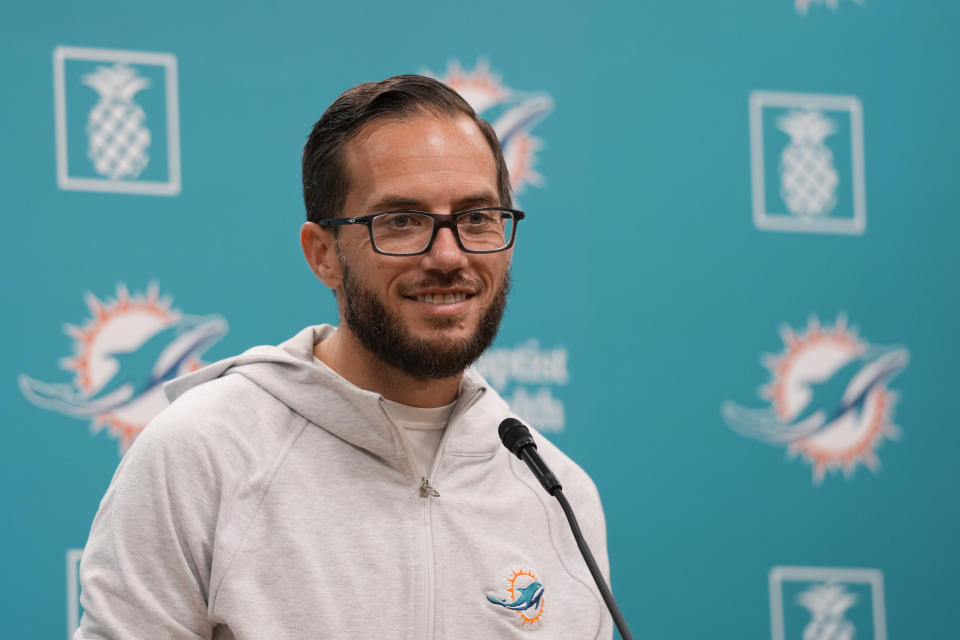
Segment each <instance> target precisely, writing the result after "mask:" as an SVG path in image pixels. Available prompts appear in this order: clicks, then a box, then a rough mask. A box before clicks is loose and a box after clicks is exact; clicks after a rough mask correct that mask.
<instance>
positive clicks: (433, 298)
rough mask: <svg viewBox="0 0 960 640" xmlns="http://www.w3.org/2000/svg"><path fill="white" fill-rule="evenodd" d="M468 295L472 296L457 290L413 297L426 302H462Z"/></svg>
mask: <svg viewBox="0 0 960 640" xmlns="http://www.w3.org/2000/svg"><path fill="white" fill-rule="evenodd" d="M469 297H472V296H471V294H468V293H465V292H463V291H457V292H454V293H425V294H422V295H419V296H414V299H415V300H416V301H417V302H426V303H427V304H454V303H455V302H463V301H464V300H466V299H467V298H469Z"/></svg>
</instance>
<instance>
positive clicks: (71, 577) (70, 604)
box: [67, 549, 83, 640]
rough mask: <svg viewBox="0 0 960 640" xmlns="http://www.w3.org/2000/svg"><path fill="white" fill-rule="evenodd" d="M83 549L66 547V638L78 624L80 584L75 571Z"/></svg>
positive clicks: (68, 639) (70, 636) (77, 568)
mask: <svg viewBox="0 0 960 640" xmlns="http://www.w3.org/2000/svg"><path fill="white" fill-rule="evenodd" d="M82 555H83V549H67V640H70V639H71V638H73V632H74V631H76V630H77V627H79V626H80V584H79V582H78V580H77V571H79V569H80V567H79V565H80V556H82Z"/></svg>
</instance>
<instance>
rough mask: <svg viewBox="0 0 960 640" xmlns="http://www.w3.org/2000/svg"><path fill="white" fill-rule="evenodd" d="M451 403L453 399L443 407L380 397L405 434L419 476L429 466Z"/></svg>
mask: <svg viewBox="0 0 960 640" xmlns="http://www.w3.org/2000/svg"><path fill="white" fill-rule="evenodd" d="M455 404H456V402H451V403H450V404H448V405H446V406H443V407H429V408H423V407H411V406H409V405H406V404H400V403H399V402H393V401H392V400H387V399H386V398H384V399H383V406H384V408H385V409H386V410H387V414H388V415H389V416H390V418H391V419H392V420H393V421H394V422H395V423H397V425H398V426H399V427H400V428H401V429H403V432H404V435H406V436H407V440H409V442H410V447H411V448H412V449H413V457H414V458H415V459H416V461H417V464H418V465H420V475H421V476H423V477H426V476H427V474H429V473H430V469H431V467H433V459H434V457H436V455H437V447H439V446H440V439H441V438H443V430H444V429H446V428H447V421H448V420H449V419H450V414H451V413H452V412H453V405H455Z"/></svg>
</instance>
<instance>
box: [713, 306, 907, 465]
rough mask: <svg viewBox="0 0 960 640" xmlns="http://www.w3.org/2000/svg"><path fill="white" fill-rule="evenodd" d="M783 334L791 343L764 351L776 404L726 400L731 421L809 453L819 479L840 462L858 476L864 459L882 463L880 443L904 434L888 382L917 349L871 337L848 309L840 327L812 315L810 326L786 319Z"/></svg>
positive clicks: (768, 390)
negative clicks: (798, 327)
mask: <svg viewBox="0 0 960 640" xmlns="http://www.w3.org/2000/svg"><path fill="white" fill-rule="evenodd" d="M780 333H781V336H782V338H783V342H784V350H783V351H782V352H781V353H779V354H770V355H767V356H765V357H764V365H765V366H766V368H767V369H768V370H769V371H770V374H771V380H770V382H769V383H768V384H767V385H766V386H764V387H763V388H762V389H761V391H760V395H761V397H762V398H763V399H765V400H767V401H769V402H770V406H769V408H764V409H750V408H746V407H742V406H740V405H737V404H734V403H733V402H726V403H724V404H723V406H722V407H721V412H722V414H723V418H724V420H725V421H726V423H727V425H728V426H729V427H730V428H731V429H733V430H734V431H736V432H737V433H739V434H741V435H745V436H748V437H752V438H756V439H758V440H761V441H763V442H767V443H768V444H773V445H779V446H786V448H787V455H788V456H789V457H791V458H793V457H796V456H797V455H800V456H802V457H803V458H804V459H805V460H807V461H808V462H809V463H810V464H812V465H813V479H814V482H816V483H820V482H822V481H823V479H824V477H825V476H826V473H827V472H828V471H830V470H835V469H842V470H843V473H844V475H845V476H846V477H847V478H850V477H851V476H852V475H853V472H854V471H855V470H856V468H857V466H858V465H859V464H861V463H862V464H864V465H866V466H867V467H868V468H870V469H871V470H872V471H876V470H878V469H879V467H880V461H879V459H878V458H877V454H876V449H877V448H878V447H879V445H880V443H881V442H883V441H884V440H888V439H896V438H897V437H898V436H899V433H900V431H899V429H898V428H897V427H896V426H895V425H894V424H893V423H892V422H891V419H892V416H893V408H894V405H895V403H896V400H897V396H896V394H895V393H894V392H893V391H891V390H890V389H888V388H887V384H888V383H889V382H890V380H891V379H893V378H894V377H895V376H897V375H898V374H899V373H900V372H901V371H903V369H904V368H905V367H906V366H907V363H908V362H909V360H910V354H909V352H908V351H907V350H906V349H904V348H903V347H883V346H878V345H870V344H867V343H866V342H864V341H863V340H862V339H860V337H859V335H858V334H857V331H856V330H855V329H852V328H849V327H847V320H846V318H845V317H844V316H842V315H841V316H840V317H838V318H837V321H836V323H835V324H834V326H833V327H823V326H821V325H820V323H819V321H818V320H817V319H816V317H811V318H810V320H809V321H808V325H807V329H806V331H804V332H803V333H797V332H795V331H793V329H791V328H790V327H786V326H785V327H783V328H782V329H781V332H780Z"/></svg>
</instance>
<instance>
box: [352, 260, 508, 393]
mask: <svg viewBox="0 0 960 640" xmlns="http://www.w3.org/2000/svg"><path fill="white" fill-rule="evenodd" d="M340 265H341V278H342V282H343V297H344V300H343V308H344V322H345V323H346V324H347V326H348V327H349V328H350V330H351V331H352V332H353V333H354V335H355V336H356V337H357V339H358V340H359V341H360V344H362V345H363V346H364V347H365V348H366V349H367V350H368V351H370V352H371V353H372V354H373V355H374V356H376V358H377V359H378V360H380V361H381V362H384V363H385V364H388V365H390V366H391V367H394V368H396V369H398V370H400V371H402V372H403V373H405V374H407V375H408V376H410V377H412V378H420V379H428V378H429V379H436V380H440V379H444V378H451V377H453V376H456V375H459V374H460V373H462V372H463V371H464V370H465V369H466V368H467V367H469V366H470V365H471V364H473V363H474V362H476V361H477V359H478V358H479V357H480V356H481V354H483V352H484V351H486V350H487V347H489V346H490V345H491V344H492V343H493V340H494V338H496V337H497V331H498V330H499V329H500V320H501V319H502V318H503V313H504V311H506V308H507V293H508V292H509V291H510V272H509V270H508V271H507V272H505V273H504V276H503V279H502V280H501V281H500V283H499V284H498V285H497V290H496V291H495V292H494V295H493V299H492V300H491V301H490V304H488V305H487V307H486V308H485V309H483V310H482V311H481V313H480V320H479V322H478V324H477V329H476V331H474V333H473V335H472V336H470V337H467V338H464V339H462V340H459V341H454V340H451V339H449V338H447V337H445V336H443V335H440V336H438V337H436V338H421V337H417V336H414V335H413V334H411V333H410V331H409V330H408V328H407V327H406V326H405V325H404V324H403V321H402V320H401V318H400V317H399V315H398V314H397V313H395V312H393V311H391V310H389V309H387V307H386V305H385V304H384V303H383V300H381V299H380V297H379V296H377V294H375V293H374V292H373V291H370V290H369V289H366V288H364V287H363V285H362V284H360V283H359V282H358V281H357V280H356V278H354V277H353V274H352V273H351V271H350V268H349V267H348V266H347V263H346V261H345V260H343V259H342V257H341V259H340ZM458 285H460V286H471V287H472V288H474V289H476V292H475V294H474V295H475V296H479V295H480V294H481V293H483V291H484V289H485V287H484V286H483V285H482V284H481V285H480V286H479V288H477V283H474V282H471V281H469V280H467V279H466V278H465V277H464V276H463V275H462V274H460V273H454V274H450V275H437V276H433V277H430V278H426V279H424V280H421V281H419V282H417V283H415V284H414V285H410V286H409V287H406V289H407V290H409V291H413V290H415V289H416V288H426V287H453V286H458ZM402 293H403V292H402V291H401V294H402ZM459 322H460V319H458V318H453V317H445V318H434V319H433V320H432V325H433V328H436V329H441V330H442V329H448V328H452V327H454V326H456V325H457V324H458V323H459Z"/></svg>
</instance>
